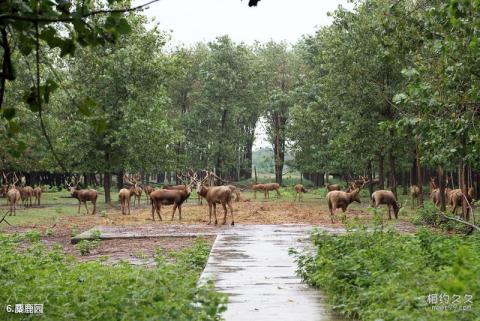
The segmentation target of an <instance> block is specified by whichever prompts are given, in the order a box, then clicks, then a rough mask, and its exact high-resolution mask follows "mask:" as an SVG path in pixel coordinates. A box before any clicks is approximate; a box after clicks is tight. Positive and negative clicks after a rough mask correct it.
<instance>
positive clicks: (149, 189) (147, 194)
mask: <svg viewBox="0 0 480 321" xmlns="http://www.w3.org/2000/svg"><path fill="white" fill-rule="evenodd" d="M143 190H144V191H145V197H146V198H147V201H149V202H150V203H151V202H152V201H151V199H150V194H152V192H153V191H154V190H155V187H153V186H151V185H145V186H144V187H143Z"/></svg>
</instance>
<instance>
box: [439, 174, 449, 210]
mask: <svg viewBox="0 0 480 321" xmlns="http://www.w3.org/2000/svg"><path fill="white" fill-rule="evenodd" d="M438 183H439V186H440V210H441V211H442V212H445V210H446V208H447V207H446V201H445V173H444V171H443V168H442V167H441V166H439V167H438Z"/></svg>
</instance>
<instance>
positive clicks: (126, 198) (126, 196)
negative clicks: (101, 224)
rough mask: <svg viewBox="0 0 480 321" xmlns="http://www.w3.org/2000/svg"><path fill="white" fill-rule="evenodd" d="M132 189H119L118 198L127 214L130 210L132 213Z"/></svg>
mask: <svg viewBox="0 0 480 321" xmlns="http://www.w3.org/2000/svg"><path fill="white" fill-rule="evenodd" d="M131 197H132V196H131V194H130V189H128V188H122V189H121V190H120V191H118V200H119V201H120V206H121V207H122V214H123V215H125V214H126V212H127V211H128V214H129V215H130V199H131Z"/></svg>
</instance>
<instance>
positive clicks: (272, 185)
mask: <svg viewBox="0 0 480 321" xmlns="http://www.w3.org/2000/svg"><path fill="white" fill-rule="evenodd" d="M264 187H265V189H264V193H265V198H268V199H269V198H270V193H269V192H270V191H275V192H277V197H280V185H279V184H278V183H267V184H264Z"/></svg>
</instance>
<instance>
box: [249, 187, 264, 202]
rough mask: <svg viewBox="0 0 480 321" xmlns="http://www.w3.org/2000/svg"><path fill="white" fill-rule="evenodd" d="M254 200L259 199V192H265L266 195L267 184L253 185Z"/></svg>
mask: <svg viewBox="0 0 480 321" xmlns="http://www.w3.org/2000/svg"><path fill="white" fill-rule="evenodd" d="M252 191H253V198H255V199H256V198H257V191H263V192H264V194H265V184H253V185H252Z"/></svg>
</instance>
